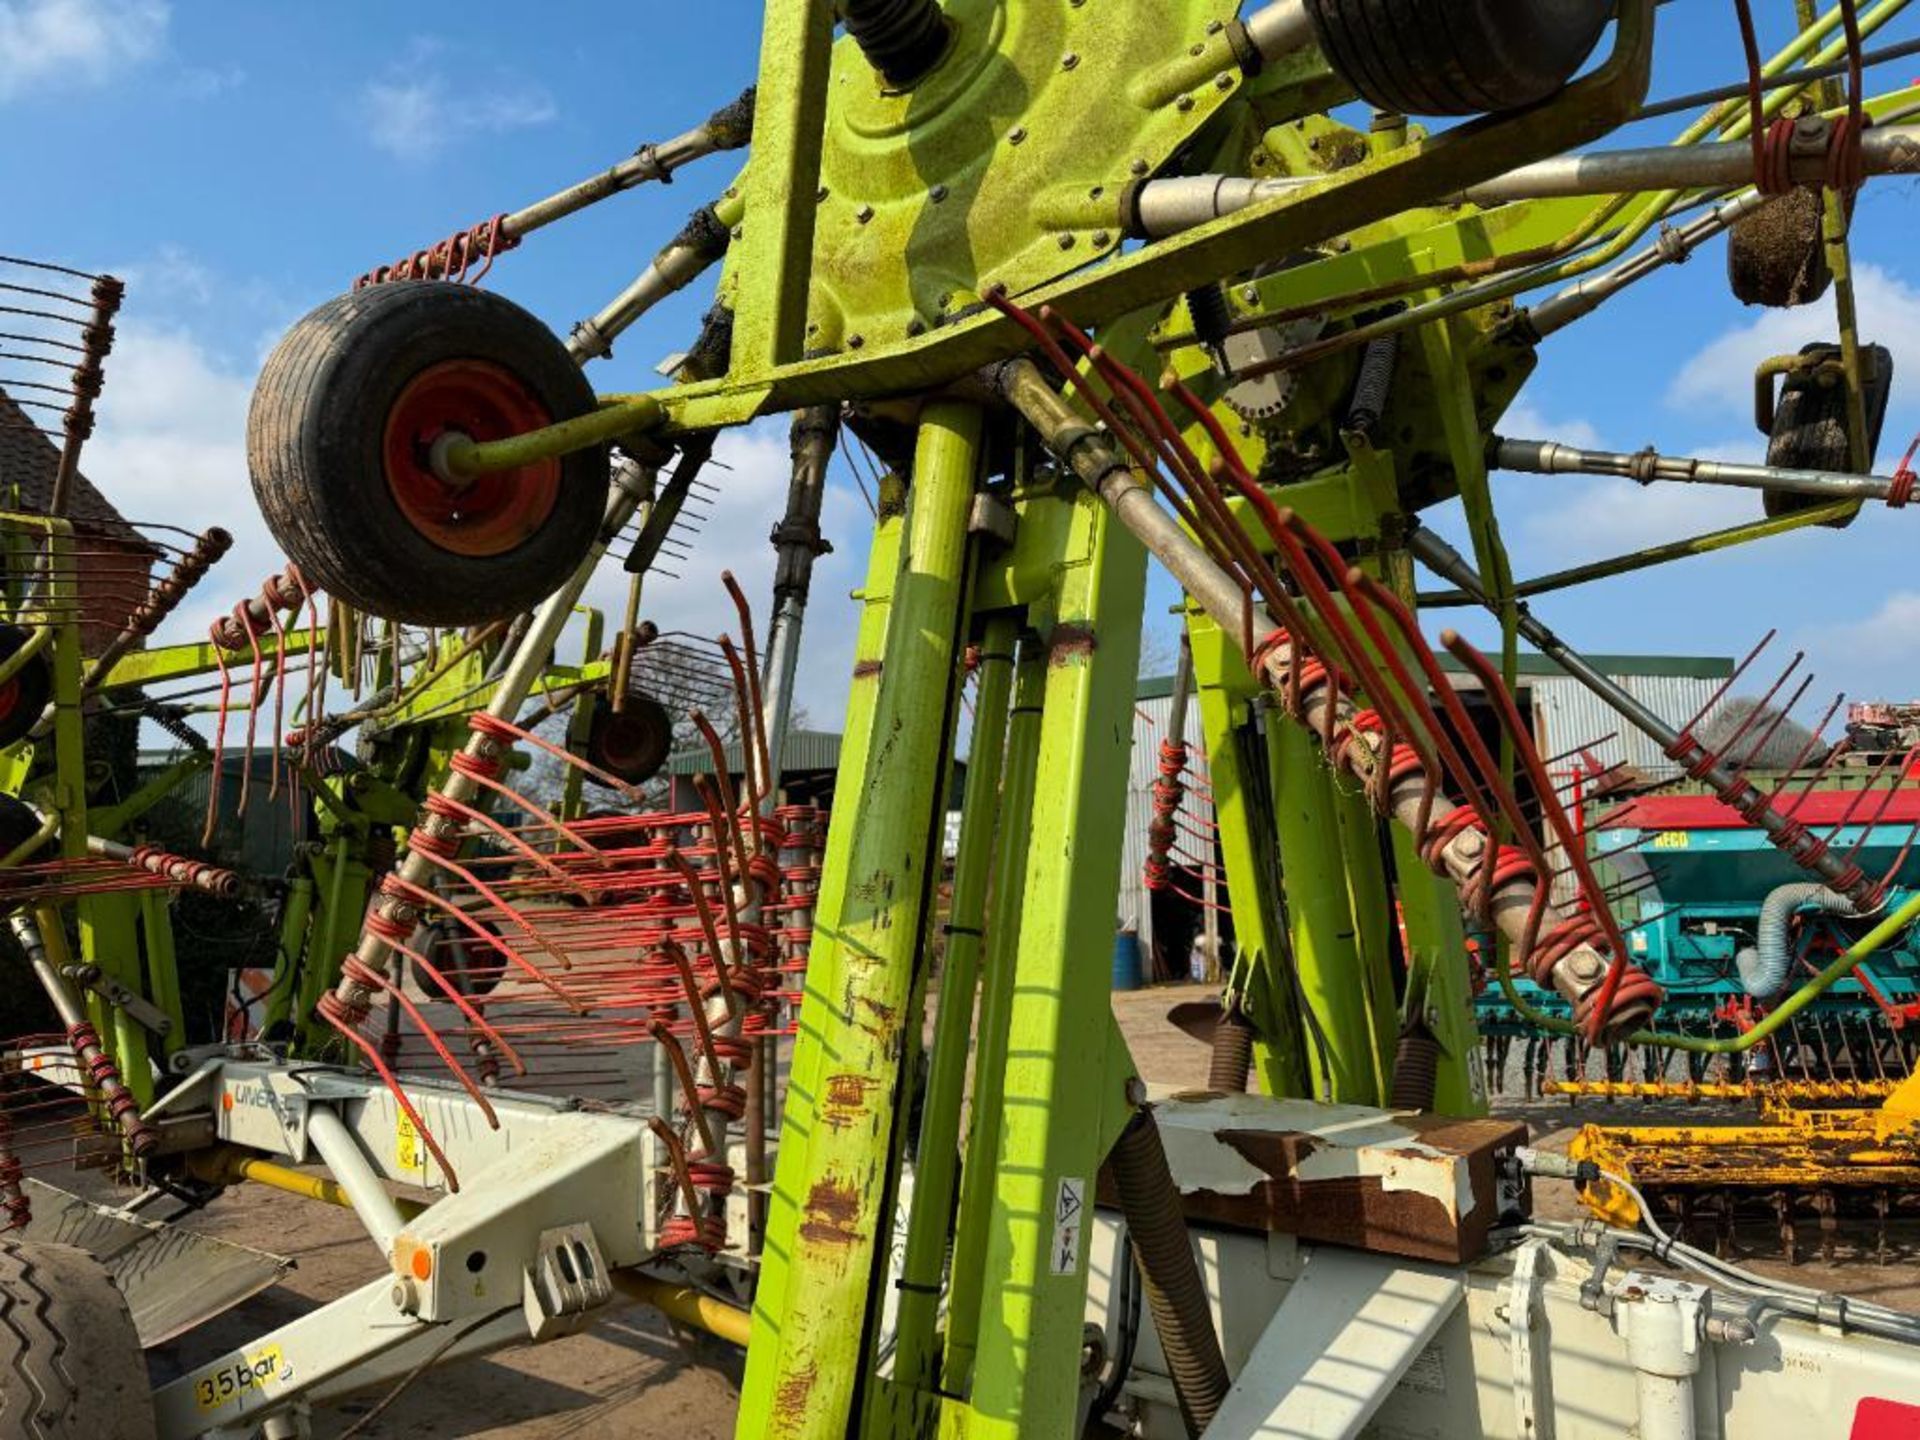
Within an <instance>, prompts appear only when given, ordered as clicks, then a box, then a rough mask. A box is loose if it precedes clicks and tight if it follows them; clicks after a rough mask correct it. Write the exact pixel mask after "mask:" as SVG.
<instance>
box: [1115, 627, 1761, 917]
mask: <svg viewBox="0 0 1920 1440" xmlns="http://www.w3.org/2000/svg"><path fill="white" fill-rule="evenodd" d="M1588 658H1589V659H1590V660H1592V661H1593V663H1594V665H1595V667H1596V668H1598V669H1599V670H1600V671H1601V672H1602V673H1603V674H1605V675H1607V676H1608V677H1610V678H1611V679H1613V680H1614V681H1616V682H1617V683H1618V684H1619V685H1621V686H1622V687H1623V688H1624V689H1626V690H1627V691H1629V692H1630V693H1631V694H1632V695H1633V696H1634V698H1635V699H1637V700H1639V701H1640V703H1641V704H1643V705H1645V706H1646V707H1647V708H1648V709H1649V710H1651V711H1653V713H1654V714H1656V715H1658V716H1660V717H1661V718H1662V719H1664V720H1667V721H1669V722H1671V723H1673V724H1675V725H1679V724H1682V723H1684V722H1686V721H1687V720H1689V719H1691V718H1692V717H1693V716H1694V715H1695V714H1696V713H1697V712H1698V711H1699V710H1700V709H1701V708H1702V707H1703V706H1705V705H1706V703H1707V702H1708V701H1709V700H1710V699H1711V698H1712V696H1713V692H1714V691H1715V690H1716V689H1718V688H1719V686H1720V684H1721V682H1723V681H1724V680H1725V679H1726V678H1727V677H1728V676H1729V675H1731V674H1732V673H1733V662H1732V661H1731V660H1729V659H1724V658H1720V657H1693V656H1678V655H1593V656H1589V657H1588ZM1441 665H1442V666H1443V667H1444V668H1445V669H1446V670H1448V671H1449V672H1451V673H1454V674H1459V675H1461V676H1462V678H1463V680H1464V677H1465V672H1464V669H1463V668H1462V667H1461V666H1460V665H1459V664H1458V663H1457V662H1456V661H1454V660H1453V658H1452V657H1451V656H1447V655H1443V656H1441ZM1471 683H1472V682H1470V681H1468V682H1466V685H1463V688H1467V687H1468V686H1470V685H1471ZM1519 683H1520V690H1521V699H1522V700H1523V702H1530V703H1531V705H1532V707H1533V714H1534V725H1535V738H1536V741H1537V743H1538V744H1539V747H1540V752H1541V754H1543V755H1546V756H1554V755H1557V754H1559V753H1561V752H1563V751H1567V750H1571V749H1573V748H1575V747H1576V746H1589V747H1591V750H1592V753H1593V756H1594V758H1595V759H1596V760H1598V761H1599V762H1600V764H1601V765H1602V766H1603V767H1604V766H1607V765H1611V764H1613V763H1615V762H1616V761H1619V760H1623V759H1624V760H1625V761H1627V762H1628V763H1629V764H1632V765H1634V766H1636V767H1638V768H1639V769H1640V770H1642V771H1644V772H1645V773H1646V774H1647V775H1649V776H1651V777H1653V778H1655V779H1667V778H1670V777H1672V776H1673V775H1675V774H1677V773H1678V767H1677V766H1675V765H1674V764H1673V762H1672V761H1670V760H1668V759H1667V758H1666V757H1665V756H1664V755H1662V754H1661V753H1660V749H1659V747H1658V746H1657V745H1655V744H1654V743H1653V742H1652V741H1651V740H1648V739H1647V738H1646V737H1645V736H1643V735H1641V734H1640V733H1639V732H1638V731H1635V730H1629V729H1628V728H1627V727H1626V726H1625V725H1624V724H1623V723H1622V722H1621V721H1620V719H1619V717H1618V716H1616V715H1614V713H1613V712H1612V711H1611V710H1609V709H1607V708H1606V706H1604V705H1602V704H1601V703H1600V702H1599V701H1598V700H1597V699H1594V698H1593V697H1592V696H1591V695H1590V694H1589V693H1588V692H1587V690H1586V689H1585V688H1584V687H1582V686H1581V685H1580V683H1579V682H1578V681H1576V680H1574V679H1573V678H1572V677H1571V676H1569V675H1568V674H1566V672H1565V671H1563V670H1561V669H1560V667H1559V666H1558V665H1556V664H1554V663H1553V661H1551V660H1549V659H1547V657H1545V656H1544V655H1533V654H1523V655H1522V656H1520V661H1519ZM1172 693H1173V679H1172V677H1171V676H1159V677H1156V678H1151V679H1143V680H1142V681H1141V682H1140V685H1139V688H1138V690H1137V691H1136V697H1137V698H1136V700H1135V703H1134V728H1133V758H1132V763H1131V765H1130V766H1129V769H1128V775H1127V828H1126V836H1125V840H1124V858H1123V859H1122V861H1121V866H1122V868H1121V875H1120V904H1119V912H1120V913H1119V916H1118V918H1119V921H1120V924H1121V925H1122V926H1123V927H1131V928H1133V929H1135V930H1137V931H1138V932H1139V934H1140V940H1141V943H1142V945H1149V944H1151V942H1152V929H1153V921H1152V915H1151V909H1150V907H1149V905H1148V903H1147V889H1146V885H1145V882H1144V881H1143V880H1142V878H1141V875H1142V871H1143V869H1144V867H1145V865H1146V859H1147V825H1148V823H1149V822H1150V821H1151V820H1152V818H1153V783H1154V781H1155V780H1156V779H1157V778H1158V777H1159V765H1160V741H1161V740H1162V738H1164V736H1165V734H1166V727H1167V722H1168V719H1169V717H1170V715H1171V712H1172V705H1173V702H1172V698H1171V697H1172ZM1186 740H1187V745H1188V748H1189V751H1190V754H1191V755H1192V757H1193V758H1192V762H1191V764H1192V768H1193V770H1194V771H1195V773H1197V774H1198V775H1200V776H1201V777H1204V776H1205V774H1206V757H1205V753H1204V748H1203V746H1202V744H1201V738H1200V711H1199V706H1198V705H1191V704H1190V705H1189V706H1188V708H1187V735H1186ZM1184 812H1185V813H1186V814H1188V815H1189V816H1190V818H1191V819H1193V820H1194V821H1195V822H1198V823H1200V824H1202V825H1209V826H1210V825H1211V824H1212V822H1213V808H1212V806H1211V805H1210V804H1209V803H1208V801H1207V800H1206V799H1205V798H1204V797H1203V796H1201V795H1197V794H1194V793H1193V792H1191V791H1189V792H1188V795H1187V799H1186V802H1185V806H1184Z"/></svg>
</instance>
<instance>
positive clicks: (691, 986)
mask: <svg viewBox="0 0 1920 1440" xmlns="http://www.w3.org/2000/svg"><path fill="white" fill-rule="evenodd" d="M660 951H661V953H662V954H664V955H665V956H666V957H667V958H668V959H670V960H671V961H673V967H674V969H676V970H678V971H679V972H680V983H681V984H682V985H684V986H685V987H686V991H687V1008H688V1010H689V1011H691V1012H692V1015H691V1018H692V1020H693V1033H694V1036H695V1038H697V1039H698V1040H699V1042H700V1054H701V1056H702V1058H704V1059H705V1060H706V1062H707V1070H708V1073H710V1074H711V1075H712V1076H713V1078H714V1083H715V1084H718V1083H719V1081H720V1076H721V1074H722V1073H723V1072H722V1070H721V1062H720V1052H719V1050H718V1049H717V1048H716V1047H715V1045H714V1043H713V1026H711V1025H710V1024H708V1023H707V1001H706V997H705V996H704V995H702V994H701V993H700V980H699V977H698V976H696V975H695V974H694V973H693V962H692V961H691V960H689V959H688V958H687V952H686V951H684V950H682V949H681V948H680V947H679V946H678V945H676V944H674V943H673V941H671V940H663V941H662V942H661V943H660ZM716 968H717V963H716ZM722 993H723V994H724V993H726V992H724V991H723V992H722ZM693 1098H694V1097H693V1095H692V1092H691V1091H689V1092H688V1099H689V1100H692V1099H693Z"/></svg>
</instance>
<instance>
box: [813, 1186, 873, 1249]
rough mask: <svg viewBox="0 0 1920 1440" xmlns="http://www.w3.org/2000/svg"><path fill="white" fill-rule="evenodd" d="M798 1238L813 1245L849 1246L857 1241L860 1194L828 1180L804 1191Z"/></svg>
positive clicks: (850, 1187) (848, 1187)
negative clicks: (804, 1203) (804, 1201)
mask: <svg viewBox="0 0 1920 1440" xmlns="http://www.w3.org/2000/svg"><path fill="white" fill-rule="evenodd" d="M802 1213H803V1214H804V1215H805V1217H806V1218H805V1219H804V1220H803V1221H802V1222H801V1225H800V1238H801V1239H803V1240H806V1241H808V1242H809V1243H811V1244H815V1245H838V1246H850V1245H852V1244H853V1243H854V1242H855V1241H857V1240H859V1239H860V1238H861V1237H860V1231H859V1228H858V1225H859V1220H860V1192H859V1191H858V1190H856V1189H854V1188H853V1186H851V1185H848V1184H844V1183H841V1182H837V1181H834V1180H831V1179H827V1180H822V1181H820V1182H819V1183H818V1184H816V1185H815V1186H814V1187H813V1189H812V1190H810V1191H808V1192H807V1204H806V1209H805V1210H804V1211H803V1212H802Z"/></svg>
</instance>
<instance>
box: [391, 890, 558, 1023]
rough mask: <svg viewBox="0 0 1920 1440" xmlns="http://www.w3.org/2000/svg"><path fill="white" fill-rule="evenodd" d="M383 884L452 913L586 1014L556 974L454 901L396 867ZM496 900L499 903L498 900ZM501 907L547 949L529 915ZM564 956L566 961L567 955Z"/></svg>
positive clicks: (511, 961)
mask: <svg viewBox="0 0 1920 1440" xmlns="http://www.w3.org/2000/svg"><path fill="white" fill-rule="evenodd" d="M432 858H433V859H435V860H436V862H438V863H441V864H445V863H447V862H444V861H440V860H439V857H437V856H435V857H432ZM454 872H455V873H456V874H460V875H464V874H465V873H466V872H465V870H463V869H461V868H460V867H458V866H456V867H454ZM380 884H381V887H382V888H383V889H384V888H385V887H386V886H388V885H392V886H393V888H394V889H395V890H397V891H398V892H400V893H401V894H402V895H406V896H408V897H410V898H411V899H413V900H416V901H418V902H419V903H420V904H422V905H424V906H427V907H429V908H431V909H434V910H439V911H441V912H442V913H443V914H446V915H449V916H451V917H452V918H453V919H454V921H455V922H457V923H458V924H459V925H460V926H462V927H463V928H464V929H465V930H466V931H467V932H468V933H469V934H471V935H473V936H474V937H475V938H477V939H479V940H480V941H482V942H483V943H484V944H485V945H487V947H488V948H490V949H492V950H494V951H496V952H497V953H498V954H499V955H500V957H501V959H503V960H504V961H506V962H507V963H508V964H509V965H512V966H515V967H517V968H518V969H520V970H521V971H523V972H525V974H526V975H527V978H529V979H530V980H532V981H534V982H535V983H536V984H539V985H541V986H544V987H545V988H546V989H548V990H550V991H552V992H553V997H554V999H556V1000H558V1001H559V1002H560V1003H561V1004H563V1005H565V1006H566V1007H567V1008H568V1009H569V1010H571V1011H572V1012H573V1013H574V1014H576V1015H583V1014H585V1013H586V1007H584V1006H583V1005H581V1004H580V1002H579V1001H577V1000H576V999H574V997H573V996H571V995H569V994H568V993H567V990H566V987H565V986H563V985H561V984H560V982H559V981H557V980H555V979H554V978H553V976H551V975H549V974H548V973H547V972H546V971H544V970H542V969H541V968H540V967H539V966H538V965H535V964H534V963H533V962H532V961H531V960H529V959H527V957H526V956H524V955H522V954H521V953H520V952H519V951H518V950H515V949H514V948H513V947H512V946H511V945H509V944H507V942H506V941H505V940H502V939H501V938H500V937H499V936H498V935H496V934H494V933H493V931H491V930H489V929H487V927H486V926H484V925H482V924H481V923H480V922H479V921H478V920H476V919H474V918H473V917H472V916H471V915H469V914H467V912H466V911H464V910H462V909H461V908H460V907H459V906H458V905H455V904H454V903H453V902H452V901H450V900H447V899H445V898H443V897H441V896H439V895H436V894H435V893H434V892H433V891H431V890H429V889H427V888H426V887H424V886H421V885H415V884H414V883H413V882H412V881H410V880H406V879H403V878H401V875H400V872H399V871H397V870H389V871H388V872H387V874H386V877H385V878H384V879H383V880H382V881H381V882H380ZM481 893H482V894H483V895H484V894H486V893H487V892H486V891H484V890H482V892H481ZM496 903H498V902H497V900H496ZM501 909H502V911H503V912H504V913H506V914H508V915H511V916H513V917H514V919H515V921H516V923H517V924H519V925H520V926H521V927H522V928H523V929H525V930H526V932H527V934H528V935H529V936H531V937H532V938H533V939H534V941H535V942H536V943H538V944H539V945H540V946H541V947H542V948H543V949H546V948H548V947H547V946H546V942H545V941H544V940H542V939H541V937H540V936H539V934H538V933H537V932H535V931H533V930H532V929H531V928H530V927H529V926H528V923H527V920H526V918H525V917H524V916H522V915H520V913H519V912H518V911H516V910H514V909H513V907H512V906H510V905H504V904H502V905H501ZM388 943H391V942H388ZM561 958H562V963H563V964H565V963H567V962H566V959H565V957H564V956H562V957H561Z"/></svg>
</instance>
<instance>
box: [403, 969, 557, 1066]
mask: <svg viewBox="0 0 1920 1440" xmlns="http://www.w3.org/2000/svg"><path fill="white" fill-rule="evenodd" d="M387 943H388V944H390V945H392V946H393V948H394V949H395V950H397V951H399V952H400V953H401V954H402V955H404V956H405V957H406V958H407V959H409V960H411V961H412V962H413V963H414V964H415V965H418V966H419V967H420V969H421V970H422V971H423V972H424V973H425V974H426V977H427V978H428V979H429V980H431V981H433V983H434V987H435V988H436V989H438V990H439V991H440V993H441V994H443V995H445V996H446V997H447V999H449V1000H451V1001H452V1002H453V1004H454V1007H455V1008H456V1009H458V1010H459V1011H460V1013H461V1014H462V1015H464V1016H466V1017H467V1019H468V1020H470V1021H472V1022H473V1026H474V1028H475V1029H477V1030H478V1031H480V1033H481V1036H482V1037H483V1038H484V1039H485V1040H486V1041H487V1043H488V1044H490V1045H493V1046H494V1047H496V1048H497V1049H498V1050H499V1051H500V1053H501V1054H502V1055H504V1056H506V1057H507V1063H508V1064H509V1065H511V1066H513V1069H514V1073H515V1074H516V1075H524V1074H526V1073H527V1067H526V1062H524V1061H523V1060H521V1058H520V1055H519V1052H517V1051H516V1050H515V1049H514V1048H513V1046H512V1045H510V1044H508V1043H507V1039H506V1037H505V1036H504V1035H502V1034H501V1033H500V1032H499V1031H498V1030H496V1029H495V1028H494V1027H493V1026H492V1025H491V1024H490V1023H488V1021H487V1018H486V1016H484V1015H482V1014H481V1013H480V1011H479V1010H478V1009H477V1008H476V1007H475V1006H474V1005H473V1003H472V1002H471V1001H470V1000H469V999H468V998H467V997H466V996H465V995H463V994H461V993H460V987H459V986H457V985H455V984H454V983H453V982H452V981H451V980H449V979H447V977H446V975H445V974H444V973H443V972H442V971H441V970H440V968H439V967H438V966H437V965H435V964H434V963H433V962H432V961H431V960H429V959H428V958H427V957H426V956H425V955H423V954H421V953H420V952H419V951H418V950H415V949H414V948H413V947H412V946H410V945H407V944H405V943H404V942H401V941H392V940H390V941H388V942H387Z"/></svg>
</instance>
